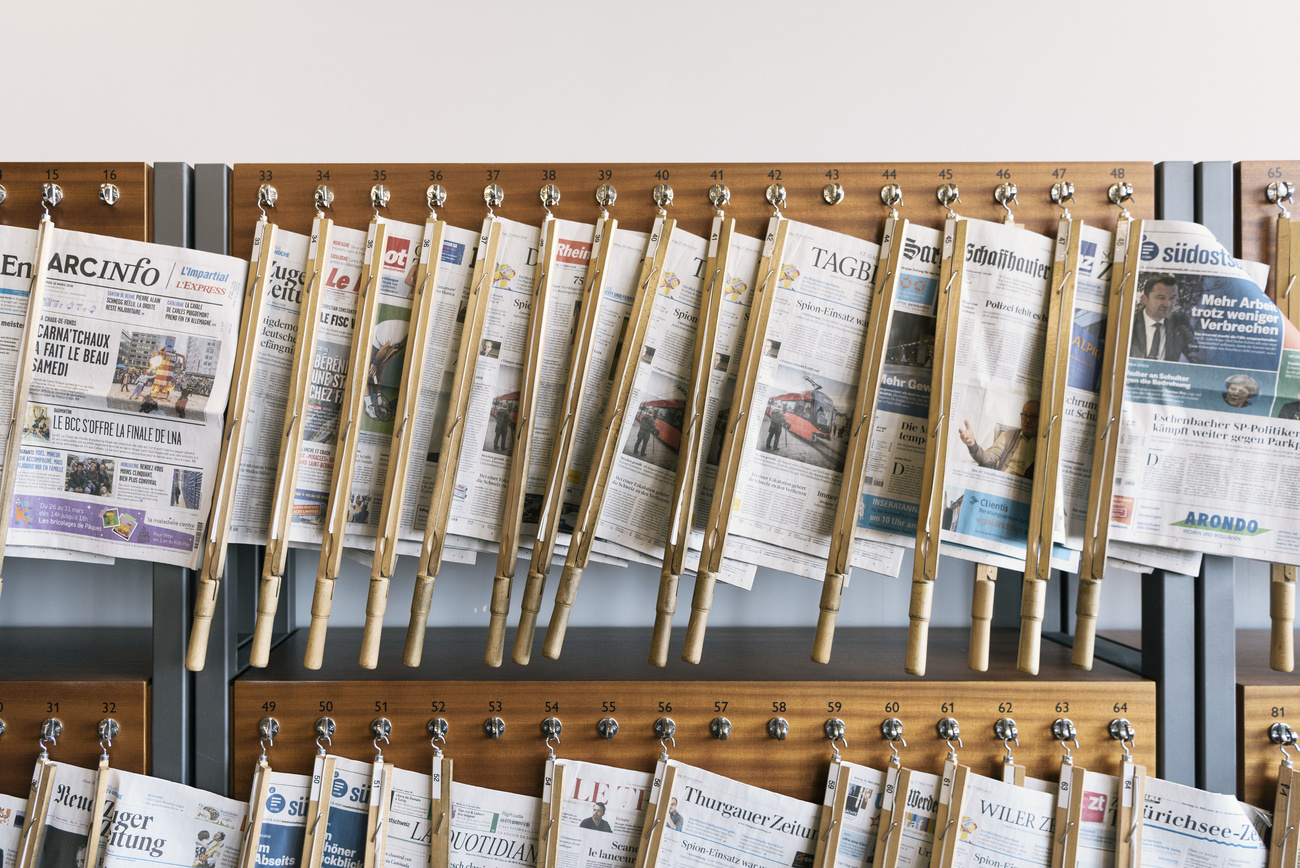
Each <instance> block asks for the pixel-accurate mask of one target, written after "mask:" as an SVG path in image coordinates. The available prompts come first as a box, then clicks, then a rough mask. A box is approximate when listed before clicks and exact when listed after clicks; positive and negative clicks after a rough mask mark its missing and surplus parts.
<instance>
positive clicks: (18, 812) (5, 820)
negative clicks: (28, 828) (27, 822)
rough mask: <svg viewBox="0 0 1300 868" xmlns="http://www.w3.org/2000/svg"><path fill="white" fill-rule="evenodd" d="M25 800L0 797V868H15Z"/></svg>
mask: <svg viewBox="0 0 1300 868" xmlns="http://www.w3.org/2000/svg"><path fill="white" fill-rule="evenodd" d="M26 816H27V800H26V799H20V798H18V797H17V796H5V795H0V868H17V865H18V845H19V844H20V843H21V842H22V837H23V819H24V818H25V817H26Z"/></svg>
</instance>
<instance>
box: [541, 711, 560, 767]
mask: <svg viewBox="0 0 1300 868" xmlns="http://www.w3.org/2000/svg"><path fill="white" fill-rule="evenodd" d="M562 728H563V727H562V724H561V723H560V719H559V718H558V717H548V718H546V719H545V720H543V721H542V735H543V736H544V737H545V739H546V740H545V741H544V742H543V744H544V745H545V746H546V752H547V753H546V758H547V759H548V760H550V761H551V762H555V748H553V747H551V739H555V743H556V744H557V745H558V744H559V743H560V730H561V729H562Z"/></svg>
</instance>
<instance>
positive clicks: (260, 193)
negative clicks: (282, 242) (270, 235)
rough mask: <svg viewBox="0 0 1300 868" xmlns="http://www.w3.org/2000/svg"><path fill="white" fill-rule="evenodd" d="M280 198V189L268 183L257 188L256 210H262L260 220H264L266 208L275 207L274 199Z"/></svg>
mask: <svg viewBox="0 0 1300 868" xmlns="http://www.w3.org/2000/svg"><path fill="white" fill-rule="evenodd" d="M279 198H280V191H279V190H277V189H275V188H274V187H272V186H271V185H270V184H263V185H262V186H260V187H258V188H257V210H258V211H261V212H262V222H266V219H267V216H266V209H267V208H274V207H275V200H276V199H279Z"/></svg>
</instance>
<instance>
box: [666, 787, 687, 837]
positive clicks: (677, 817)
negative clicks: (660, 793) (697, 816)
mask: <svg viewBox="0 0 1300 868" xmlns="http://www.w3.org/2000/svg"><path fill="white" fill-rule="evenodd" d="M664 822H665V823H666V824H667V825H668V828H670V829H676V830H677V831H679V832H680V831H681V830H682V825H683V824H684V823H685V822H686V819H685V818H684V817H683V816H682V815H681V814H680V813H678V811H677V798H676V797H675V796H674V797H673V798H671V799H669V800H668V819H667V820H665V821H664Z"/></svg>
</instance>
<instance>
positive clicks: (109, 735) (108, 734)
mask: <svg viewBox="0 0 1300 868" xmlns="http://www.w3.org/2000/svg"><path fill="white" fill-rule="evenodd" d="M121 731H122V728H121V727H120V726H118V723H117V721H116V720H114V719H113V718H111V717H106V718H104V719H103V720H101V721H100V722H99V760H100V762H108V749H109V748H110V747H112V746H113V739H115V738H117V734H118V733H119V732H121Z"/></svg>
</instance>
